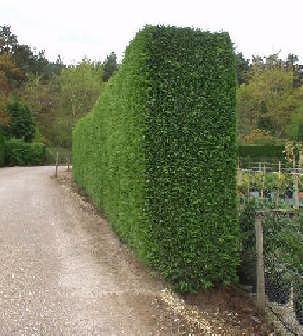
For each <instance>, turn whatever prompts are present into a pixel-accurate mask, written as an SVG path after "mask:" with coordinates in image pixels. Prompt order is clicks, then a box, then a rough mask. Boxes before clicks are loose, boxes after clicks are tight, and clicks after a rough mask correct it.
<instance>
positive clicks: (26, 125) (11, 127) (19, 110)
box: [7, 98, 35, 142]
mask: <svg viewBox="0 0 303 336" xmlns="http://www.w3.org/2000/svg"><path fill="white" fill-rule="evenodd" d="M7 114H8V116H9V124H8V127H7V133H8V136H10V137H12V138H15V139H22V140H24V141H26V142H31V141H32V140H33V139H34V137H35V124H34V121H33V118H32V114H31V111H30V110H29V108H28V106H27V105H25V104H23V103H21V102H20V101H19V100H17V99H15V98H14V99H13V100H12V101H11V102H10V103H9V104H8V105H7Z"/></svg>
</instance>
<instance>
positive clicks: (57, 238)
mask: <svg viewBox="0 0 303 336" xmlns="http://www.w3.org/2000/svg"><path fill="white" fill-rule="evenodd" d="M53 173H54V168H53V167H35V168H19V167H16V168H2V169H0V314H1V315H0V317H1V318H0V335H1V336H6V335H7V336H13V335H39V336H40V335H43V336H44V335H52V336H56V335H64V336H68V335H108V336H110V335H160V334H163V335H165V334H167V335H169V334H170V331H169V330H168V329H167V328H170V325H166V326H165V323H163V322H164V321H161V319H162V318H161V317H160V316H159V314H160V313H161V312H159V309H158V308H159V307H157V303H156V300H154V299H155V297H156V295H157V293H159V292H160V289H161V285H160V284H158V283H157V281H154V280H152V279H150V277H149V276H148V274H147V273H146V272H141V271H138V270H137V269H136V266H135V265H132V264H131V263H128V261H127V258H125V257H124V255H123V252H122V251H121V246H120V244H119V242H118V241H117V239H116V238H115V237H114V235H113V234H112V232H111V230H110V229H109V227H108V226H107V225H106V223H104V222H103V221H102V219H101V218H100V217H99V216H93V215H92V213H88V212H87V211H84V210H83V209H81V207H80V206H79V203H78V202H77V201H76V200H75V199H73V198H72V197H70V195H69V194H68V193H67V192H66V191H64V189H63V188H62V187H60V186H59V185H58V183H57V182H56V181H55V180H54V179H51V178H50V176H51V175H52V174H53ZM160 322H161V326H160ZM161 327H162V328H166V331H164V330H163V331H161Z"/></svg>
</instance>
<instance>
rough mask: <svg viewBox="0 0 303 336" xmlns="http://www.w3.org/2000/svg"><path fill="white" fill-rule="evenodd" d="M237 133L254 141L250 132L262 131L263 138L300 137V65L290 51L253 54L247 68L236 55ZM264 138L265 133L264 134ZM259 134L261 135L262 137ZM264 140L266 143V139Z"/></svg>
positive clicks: (302, 74)
mask: <svg viewBox="0 0 303 336" xmlns="http://www.w3.org/2000/svg"><path fill="white" fill-rule="evenodd" d="M238 59H239V61H238V73H239V74H238V78H239V79H238V82H239V84H240V85H239V87H238V102H237V113H238V120H239V122H238V132H239V137H240V141H241V142H244V143H248V142H249V143H256V140H258V139H254V137H253V136H252V135H256V133H258V134H259V135H260V134H261V133H262V132H263V134H264V135H266V137H267V140H269V141H270V137H271V138H272V139H271V140H272V142H276V141H277V139H283V140H285V139H292V140H299V139H301V138H302V137H303V133H302V132H303V119H302V118H303V117H302V111H303V110H302V109H303V87H302V83H303V72H302V69H303V67H302V66H301V65H298V64H297V62H298V58H297V57H296V56H294V55H292V54H290V55H289V56H288V58H287V60H285V61H284V60H281V59H280V58H279V56H278V54H274V55H270V56H269V57H267V58H265V59H264V58H261V57H259V56H255V57H253V59H252V62H251V63H249V68H247V63H246V60H245V59H243V57H242V58H241V57H240V56H238ZM264 137H265V136H264ZM264 137H263V138H264ZM269 141H268V142H269Z"/></svg>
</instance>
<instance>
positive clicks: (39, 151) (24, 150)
mask: <svg viewBox="0 0 303 336" xmlns="http://www.w3.org/2000/svg"><path fill="white" fill-rule="evenodd" d="M45 160H46V146H45V145H44V144H42V143H36V142H32V143H29V142H24V141H23V140H21V139H9V140H7V141H6V153H5V165H7V166H39V165H43V164H44V163H45Z"/></svg>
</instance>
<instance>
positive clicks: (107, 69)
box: [102, 52, 118, 82]
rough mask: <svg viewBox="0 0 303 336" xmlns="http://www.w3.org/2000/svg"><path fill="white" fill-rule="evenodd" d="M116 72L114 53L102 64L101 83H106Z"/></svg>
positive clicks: (116, 65)
mask: <svg viewBox="0 0 303 336" xmlns="http://www.w3.org/2000/svg"><path fill="white" fill-rule="evenodd" d="M117 70H118V64H117V56H116V54H115V53H114V52H111V53H110V54H109V55H108V56H107V58H106V60H105V61H104V62H103V76H102V79H103V81H104V82H107V81H108V80H109V79H110V77H111V76H112V75H113V74H114V73H115V72H116V71H117Z"/></svg>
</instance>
